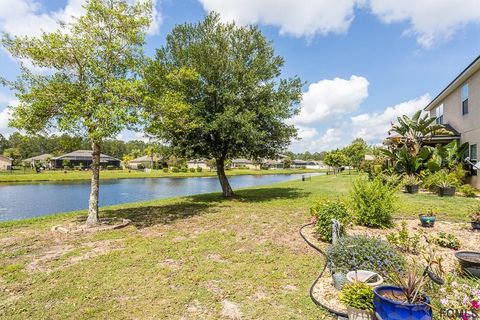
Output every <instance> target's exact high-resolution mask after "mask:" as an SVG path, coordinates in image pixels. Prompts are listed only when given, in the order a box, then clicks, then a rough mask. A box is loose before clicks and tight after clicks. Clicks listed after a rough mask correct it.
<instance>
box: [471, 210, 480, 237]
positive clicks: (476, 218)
mask: <svg viewBox="0 0 480 320" xmlns="http://www.w3.org/2000/svg"><path fill="white" fill-rule="evenodd" d="M470 222H471V223H472V228H473V230H475V231H480V206H479V207H478V208H477V209H476V210H475V212H474V213H473V214H472V215H471V216H470Z"/></svg>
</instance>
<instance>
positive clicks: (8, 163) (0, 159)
mask: <svg viewBox="0 0 480 320" xmlns="http://www.w3.org/2000/svg"><path fill="white" fill-rule="evenodd" d="M12 164H13V161H12V159H10V158H7V157H4V156H2V155H0V170H1V171H3V170H10V169H12Z"/></svg>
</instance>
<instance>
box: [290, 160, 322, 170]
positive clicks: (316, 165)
mask: <svg viewBox="0 0 480 320" xmlns="http://www.w3.org/2000/svg"><path fill="white" fill-rule="evenodd" d="M290 168H294V169H302V168H305V169H317V170H318V169H325V168H326V166H325V164H324V163H323V161H312V160H309V161H305V160H299V159H295V160H293V161H292V165H291V166H290Z"/></svg>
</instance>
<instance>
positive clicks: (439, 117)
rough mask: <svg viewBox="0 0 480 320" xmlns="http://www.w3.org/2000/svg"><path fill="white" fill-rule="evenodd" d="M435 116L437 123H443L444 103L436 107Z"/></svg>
mask: <svg viewBox="0 0 480 320" xmlns="http://www.w3.org/2000/svg"><path fill="white" fill-rule="evenodd" d="M435 116H436V118H437V120H436V122H437V124H443V103H442V104H441V105H439V106H438V107H437V109H435Z"/></svg>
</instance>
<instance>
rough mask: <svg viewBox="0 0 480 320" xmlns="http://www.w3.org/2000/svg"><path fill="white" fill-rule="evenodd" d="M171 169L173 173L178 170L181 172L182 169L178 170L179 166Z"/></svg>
mask: <svg viewBox="0 0 480 320" xmlns="http://www.w3.org/2000/svg"><path fill="white" fill-rule="evenodd" d="M171 171H172V172H173V173H178V172H180V170H178V168H177V167H172V169H171Z"/></svg>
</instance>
